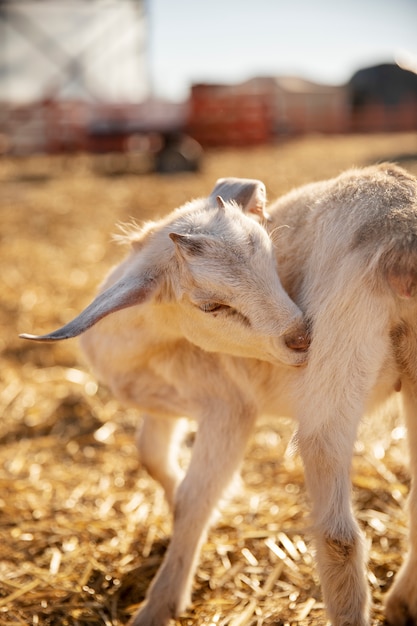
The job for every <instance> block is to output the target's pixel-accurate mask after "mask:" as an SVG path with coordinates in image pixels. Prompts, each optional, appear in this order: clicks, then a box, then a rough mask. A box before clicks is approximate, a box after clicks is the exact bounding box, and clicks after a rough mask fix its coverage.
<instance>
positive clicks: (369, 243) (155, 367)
mask: <svg viewBox="0 0 417 626" xmlns="http://www.w3.org/2000/svg"><path fill="white" fill-rule="evenodd" d="M259 220H261V221H259ZM126 238H127V240H128V241H129V242H130V243H131V251H130V254H129V255H128V256H127V258H126V259H125V261H123V262H122V263H121V264H120V265H119V266H118V267H117V268H115V270H113V272H112V273H111V274H110V275H109V277H108V278H107V280H106V281H105V283H104V285H103V288H102V290H101V292H100V294H99V295H98V296H97V298H96V299H95V300H93V302H92V304H91V305H90V306H89V307H87V309H86V310H85V311H83V312H82V313H81V314H80V316H78V317H77V318H76V320H74V321H73V322H70V323H69V324H68V325H66V326H65V327H64V328H63V329H62V330H60V331H57V332H54V333H50V334H48V335H42V336H40V337H35V336H33V335H32V336H28V335H26V336H25V338H29V339H40V340H46V341H53V340H58V339H63V338H66V337H69V336H75V335H77V334H80V333H85V334H84V336H83V338H82V347H83V350H84V352H85V354H86V356H87V358H88V359H89V361H90V363H91V365H92V367H93V368H94V369H95V370H96V372H97V374H98V376H99V377H100V378H101V380H102V381H103V382H104V383H105V384H107V385H108V386H109V387H110V388H111V389H112V391H113V392H114V393H115V395H116V396H117V397H118V398H120V399H121V400H122V401H124V402H128V403H130V404H134V405H136V406H138V407H139V408H140V409H141V410H142V412H143V419H142V426H141V430H140V432H139V435H138V447H139V450H140V454H141V458H142V462H143V464H144V466H145V467H146V468H147V469H148V471H149V473H150V475H151V476H153V477H154V478H155V479H156V480H158V481H159V482H160V483H161V485H162V486H163V488H164V490H165V494H166V497H167V500H168V502H169V504H170V506H171V507H172V509H173V512H174V531H173V537H172V541H171V544H170V547H169V549H168V551H167V553H166V556H165V559H164V562H163V564H162V566H161V568H160V569H159V571H158V573H157V575H156V577H155V579H154V581H153V582H152V584H151V586H150V589H149V591H148V594H147V597H146V601H145V603H144V605H143V607H142V608H141V610H140V611H139V612H138V613H137V614H136V615H135V616H134V617H133V618H132V620H131V622H130V624H131V626H149V625H150V624H158V626H167V625H168V623H169V620H170V619H171V618H172V617H176V616H178V615H179V614H180V613H181V612H182V611H184V610H185V608H186V607H187V605H188V604H189V602H190V598H191V586H192V577H193V573H194V570H195V567H196V563H197V557H198V553H199V550H200V547H201V544H202V542H203V541H204V538H205V536H206V532H207V529H208V525H209V522H210V520H211V519H212V516H213V512H214V510H215V509H216V506H217V503H218V501H219V499H220V498H221V497H222V494H223V493H224V491H225V489H226V488H227V486H228V484H229V483H230V482H231V481H232V479H233V476H234V475H235V473H236V471H237V469H238V467H239V464H240V463H241V461H242V459H243V455H244V450H245V445H246V442H247V440H248V438H249V436H250V434H251V432H252V430H253V427H254V423H255V421H256V418H257V416H258V415H259V414H260V413H262V412H269V413H275V414H276V415H286V416H288V415H293V416H294V417H295V419H296V420H297V421H298V432H297V436H296V445H297V449H298V451H299V452H300V454H301V456H302V459H303V462H304V466H305V475H306V484H307V488H308V491H309V494H310V497H311V502H312V518H313V526H312V528H313V532H314V537H315V542H316V552H317V565H318V570H319V574H320V577H321V583H322V588H323V594H324V598H325V602H326V607H327V611H328V614H329V618H330V619H331V621H332V624H333V626H367V625H369V606H370V599H369V591H368V587H367V583H366V565H365V562H366V553H365V549H364V542H363V540H362V536H361V533H360V531H359V529H358V525H357V522H356V520H355V518H354V516H353V513H352V505H351V500H350V498H351V496H350V492H351V484H350V466H351V460H352V453H353V446H354V442H355V438H356V432H357V427H358V423H359V421H360V419H361V417H362V414H363V412H364V407H365V406H366V407H367V408H368V409H369V412H372V411H374V410H377V409H378V408H380V407H381V406H382V405H383V404H384V403H385V402H387V401H388V400H389V398H390V396H391V394H392V393H395V392H396V393H398V394H401V398H402V406H403V411H404V416H405V419H406V422H407V426H408V432H409V438H410V444H411V449H412V450H415V449H417V422H416V420H415V411H416V409H417V406H416V399H417V373H416V368H415V364H416V363H417V322H416V320H417V303H416V295H415V294H416V293H417V270H416V269H415V268H416V267H417V181H416V179H415V178H414V177H412V176H411V175H409V174H408V173H407V172H406V171H404V170H403V169H401V168H398V167H396V166H393V165H390V164H383V165H379V166H372V167H368V168H364V169H354V170H349V171H347V172H345V173H343V174H341V175H340V176H339V177H337V178H335V179H332V180H328V181H324V182H319V183H313V184H311V185H307V186H304V187H302V188H299V189H296V190H293V191H292V192H290V193H289V194H287V195H286V196H284V197H282V198H280V199H279V200H278V201H277V202H276V203H274V204H272V205H271V206H269V207H268V213H267V212H266V194H265V187H264V185H263V183H262V182H261V181H256V180H252V179H247V180H241V179H235V178H234V179H227V178H226V179H220V180H219V181H217V183H216V185H215V187H214V189H213V191H212V192H211V194H210V196H209V197H208V198H202V199H199V200H195V201H193V202H191V203H189V204H186V205H185V206H184V207H182V208H180V209H177V210H175V211H173V212H172V213H171V214H170V215H169V216H167V217H166V218H164V219H162V220H160V221H158V222H155V223H152V224H148V225H145V227H144V228H143V229H141V230H138V231H133V232H131V233H129V234H128V235H127V237H126ZM252 355H258V356H257V357H256V358H257V359H258V360H254V359H253V358H248V357H251V356H252ZM288 365H291V366H300V365H305V367H288ZM184 415H187V416H189V417H192V418H194V419H195V420H196V421H197V422H198V437H197V438H196V441H195V444H194V450H193V455H192V459H191V462H190V465H189V468H188V470H187V471H186V473H185V475H184V472H183V469H182V468H181V467H180V464H179V462H178V448H179V446H180V443H181V434H182V433H183V422H182V420H180V419H179V418H180V417H181V416H184ZM167 417H170V418H171V419H166V418H167ZM410 471H411V474H412V476H413V477H414V479H416V478H417V477H416V474H417V455H416V454H412V455H411V468H410ZM410 504H411V506H410V511H411V514H412V516H411V534H410V538H411V539H410V548H409V556H408V558H407V560H406V562H405V565H404V566H403V568H402V570H401V572H400V574H399V576H398V580H397V582H396V583H394V585H393V587H392V588H391V590H390V593H389V597H388V601H387V615H388V618H389V620H390V623H392V624H393V626H402V625H403V624H404V623H405V622H406V621H410V622H413V623H416V622H417V583H416V574H417V566H416V563H417V540H416V537H417V526H416V524H417V517H416V514H415V511H416V510H417V489H415V488H412V490H411V495H410Z"/></svg>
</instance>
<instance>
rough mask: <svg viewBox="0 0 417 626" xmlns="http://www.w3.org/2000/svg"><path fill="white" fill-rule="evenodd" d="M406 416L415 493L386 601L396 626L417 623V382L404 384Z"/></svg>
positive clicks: (413, 492) (387, 609)
mask: <svg viewBox="0 0 417 626" xmlns="http://www.w3.org/2000/svg"><path fill="white" fill-rule="evenodd" d="M402 397H403V407H404V414H405V418H406V423H407V431H408V441H409V448H410V471H411V478H412V483H411V491H410V495H409V501H408V508H409V516H410V531H409V552H408V555H407V557H406V559H405V562H404V564H403V565H402V567H401V569H400V571H399V572H398V574H397V576H396V578H395V581H394V584H393V586H392V588H391V589H390V591H389V592H388V595H387V597H386V600H385V613H386V618H387V620H388V622H389V623H390V624H392V626H406V624H407V625H408V624H417V484H416V481H417V421H416V411H417V382H413V383H412V382H410V381H408V380H403V381H402Z"/></svg>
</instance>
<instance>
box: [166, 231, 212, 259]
mask: <svg viewBox="0 0 417 626" xmlns="http://www.w3.org/2000/svg"><path fill="white" fill-rule="evenodd" d="M169 236H170V238H171V239H172V241H173V242H174V243H175V248H176V251H177V252H178V253H179V254H180V255H181V256H193V257H196V256H202V255H203V254H204V252H205V250H207V246H208V245H210V238H209V237H207V236H206V235H181V234H179V233H169Z"/></svg>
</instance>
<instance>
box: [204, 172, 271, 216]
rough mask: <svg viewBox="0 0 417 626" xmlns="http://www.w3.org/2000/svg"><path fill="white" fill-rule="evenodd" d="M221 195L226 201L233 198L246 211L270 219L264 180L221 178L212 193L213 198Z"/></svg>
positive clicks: (211, 197)
mask: <svg viewBox="0 0 417 626" xmlns="http://www.w3.org/2000/svg"><path fill="white" fill-rule="evenodd" d="M218 196H220V197H221V198H222V199H223V200H224V201H226V202H228V201H231V200H233V201H234V202H236V204H238V205H239V206H240V207H242V210H243V211H244V212H245V213H253V214H255V215H257V216H259V217H261V218H263V219H266V220H268V219H269V215H268V213H267V212H266V210H265V207H266V189H265V185H264V184H263V182H262V181H260V180H256V179H252V178H219V180H218V181H217V182H216V185H215V187H214V189H213V191H212V192H211V194H210V199H211V200H216V201H217V197H218Z"/></svg>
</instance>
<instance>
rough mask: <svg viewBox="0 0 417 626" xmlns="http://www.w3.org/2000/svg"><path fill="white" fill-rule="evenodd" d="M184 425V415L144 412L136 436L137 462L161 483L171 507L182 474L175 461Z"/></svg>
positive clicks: (177, 456)
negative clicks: (181, 416) (162, 414)
mask: <svg viewBox="0 0 417 626" xmlns="http://www.w3.org/2000/svg"><path fill="white" fill-rule="evenodd" d="M187 426H188V425H187V420H186V419H178V418H169V417H154V416H152V415H144V416H143V421H142V424H141V426H140V428H139V430H138V433H137V438H136V445H137V448H138V450H139V456H140V459H141V462H142V464H143V466H144V467H145V469H146V470H147V472H148V473H149V474H150V476H152V478H153V479H155V480H157V481H158V482H159V483H160V484H161V485H162V487H163V489H164V491H165V497H166V499H167V501H168V504H169V506H170V508H171V510H173V508H174V501H175V494H176V491H177V488H178V485H179V484H180V483H181V481H182V479H183V477H184V471H183V470H182V468H181V467H180V464H179V447H180V445H181V443H182V441H183V439H184V436H185V433H186V431H187Z"/></svg>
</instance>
